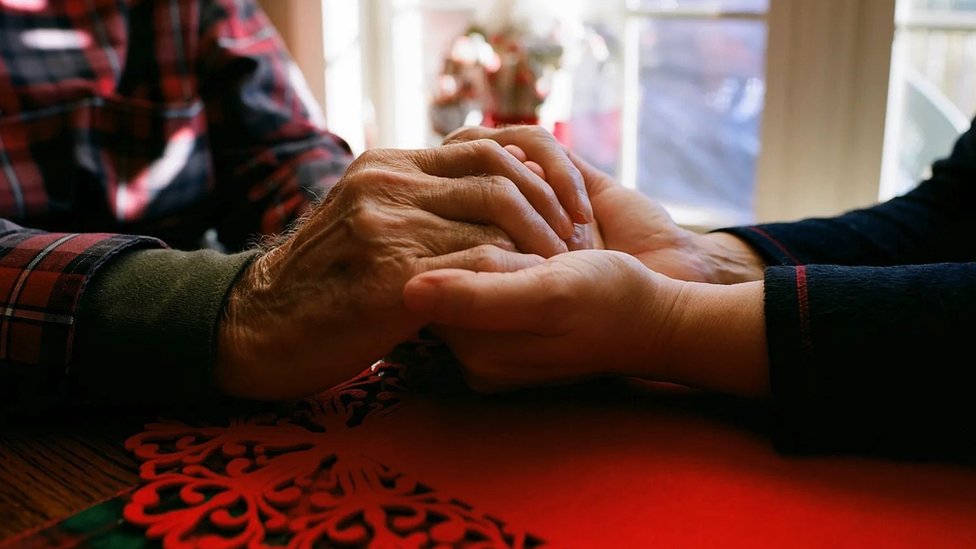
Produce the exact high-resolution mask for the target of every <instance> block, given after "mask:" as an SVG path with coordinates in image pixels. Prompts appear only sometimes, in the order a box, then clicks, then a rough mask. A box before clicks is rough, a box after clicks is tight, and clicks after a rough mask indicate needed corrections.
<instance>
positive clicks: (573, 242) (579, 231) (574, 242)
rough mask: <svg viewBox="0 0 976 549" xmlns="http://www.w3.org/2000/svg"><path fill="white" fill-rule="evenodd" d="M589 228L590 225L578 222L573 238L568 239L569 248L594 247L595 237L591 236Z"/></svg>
mask: <svg viewBox="0 0 976 549" xmlns="http://www.w3.org/2000/svg"><path fill="white" fill-rule="evenodd" d="M588 228H589V225H583V224H579V223H577V224H576V230H575V232H574V233H573V236H572V238H570V239H569V240H567V241H566V247H567V248H569V251H574V250H589V249H591V248H593V239H592V238H590V232H589V231H588Z"/></svg>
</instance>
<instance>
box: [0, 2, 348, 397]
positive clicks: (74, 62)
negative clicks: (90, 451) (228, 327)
mask: <svg viewBox="0 0 976 549" xmlns="http://www.w3.org/2000/svg"><path fill="white" fill-rule="evenodd" d="M99 5H100V6H101V7H99V8H98V9H97V12H96V11H95V8H91V9H89V7H87V6H89V4H87V3H80V2H66V3H63V4H58V5H57V6H55V5H46V6H42V7H41V8H40V11H31V9H32V8H31V9H28V8H17V7H9V6H6V5H0V20H2V21H3V25H2V28H0V41H2V44H3V47H2V52H3V53H2V54H0V218H7V219H0V296H2V297H0V302H2V303H0V305H2V307H3V314H2V316H0V407H2V406H3V402H4V401H8V400H10V399H11V398H13V396H15V395H16V396H17V397H18V399H17V400H24V399H25V397H26V398H27V399H33V398H34V397H39V396H40V395H41V394H46V393H51V392H52V390H55V389H57V390H56V391H54V392H59V391H60V390H61V389H63V386H64V383H63V382H64V381H65V379H66V378H67V377H68V376H66V374H67V373H68V371H69V369H70V368H69V367H70V366H71V365H73V364H75V365H78V364H83V365H85V368H81V369H82V370H84V369H86V368H101V367H103V366H104V367H107V368H109V367H116V369H118V368H119V367H120V366H119V365H120V363H122V362H126V363H127V364H128V365H127V366H126V368H128V369H130V370H131V369H134V368H133V367H134V366H135V365H139V366H140V367H141V368H142V369H144V370H149V369H152V368H153V367H154V366H156V367H161V365H164V364H167V363H172V367H176V368H179V367H180V366H181V364H180V360H181V359H184V358H186V357H192V358H194V359H196V362H197V363H188V364H186V365H185V367H186V368H195V369H197V370H205V366H207V365H206V364H200V363H199V362H201V361H207V360H212V351H213V350H212V335H213V331H214V329H215V326H216V323H217V321H218V318H219V315H220V312H221V308H222V303H223V301H222V300H223V296H224V294H225V293H226V291H227V290H228V289H229V287H230V286H231V285H232V284H233V281H234V280H235V277H236V275H237V273H238V272H240V270H241V268H242V267H243V266H244V265H246V263H247V261H248V260H249V258H250V257H253V254H237V255H231V256H221V255H219V254H213V253H211V252H178V251H175V250H160V251H150V250H145V249H146V248H165V247H166V244H169V245H171V246H176V247H181V248H190V247H193V246H194V245H195V244H196V243H197V242H199V241H200V237H201V236H202V233H203V232H204V231H205V230H206V229H207V228H209V227H214V228H216V229H217V231H218V235H219V238H220V240H221V241H222V243H223V244H224V245H225V246H226V247H227V248H229V249H231V250H239V249H241V248H243V247H244V245H245V244H246V243H247V241H248V239H250V238H252V237H253V236H254V235H257V234H269V233H277V232H281V231H283V230H284V229H286V228H287V226H288V225H289V224H290V223H291V222H292V221H293V220H294V219H296V218H297V217H298V216H299V215H300V214H301V213H303V212H304V210H306V209H307V208H308V207H309V205H310V204H312V203H313V201H314V200H315V198H316V197H317V196H320V195H321V194H322V193H324V192H325V191H326V190H327V189H328V187H329V186H331V184H333V183H334V182H335V181H337V180H338V178H339V177H340V176H341V174H342V173H343V171H344V170H345V168H346V166H347V165H348V162H349V161H350V160H351V158H350V157H351V155H350V152H349V150H348V147H347V146H346V145H345V144H344V143H343V142H342V141H341V140H340V139H338V138H337V137H335V136H333V135H331V134H329V133H328V132H326V131H324V130H322V129H320V128H319V127H317V126H316V125H315V124H313V123H312V122H311V121H310V116H309V112H308V110H307V107H306V105H305V104H304V103H303V102H302V100H301V94H299V93H298V92H297V91H296V87H295V83H296V82H299V81H300V76H297V71H296V69H295V67H294V64H293V63H292V62H291V60H290V59H289V57H288V56H287V54H286V52H285V51H284V49H283V48H282V46H281V43H280V40H279V39H278V36H277V34H276V33H275V32H274V30H273V28H272V27H271V25H270V23H269V22H268V20H267V19H266V17H265V16H264V14H263V13H262V12H261V11H260V10H259V9H258V8H257V7H256V5H255V4H254V2H253V0H196V1H189V0H168V1H163V2H141V3H135V4H134V5H133V6H131V8H130V9H129V10H128V11H124V10H121V9H119V8H117V4H116V3H114V2H111V3H108V4H105V5H102V4H99ZM66 22H67V23H66ZM45 27H56V29H55V30H56V32H57V33H60V34H57V36H60V37H61V38H62V39H63V38H64V37H69V38H71V39H72V41H73V45H70V46H67V47H66V48H65V49H51V48H46V47H44V44H43V39H44V37H45V35H44V34H43V33H38V32H36V29H38V28H41V29H44V28H45ZM48 36H54V35H48ZM74 46H78V47H77V49H72V48H74ZM296 77H297V78H298V80H296ZM302 84H303V83H302ZM8 220H10V221H8ZM15 222H16V223H15ZM24 227H36V229H33V228H24ZM41 229H43V230H41ZM124 233H128V234H124ZM157 237H158V238H157ZM164 242H165V243H166V244H164ZM140 249H142V250H141V251H140ZM116 256H118V257H116ZM106 265H107V266H109V267H111V268H105V269H102V267H103V266H106ZM96 272H97V273H98V276H95V275H96ZM89 286H92V287H94V288H96V289H95V290H93V291H91V292H86V288H87V287H89ZM194 292H196V293H200V292H203V294H204V297H202V298H201V296H200V295H194ZM107 311H108V312H107ZM162 326H171V327H172V326H175V327H177V329H171V330H169V331H167V330H159V328H160V327H162ZM119 329H122V331H120V330H119ZM160 332H162V333H160ZM119 337H121V338H122V339H121V340H120V339H118V338H119ZM187 346H189V347H196V349H195V350H194V351H193V352H187V353H183V352H182V351H179V352H176V354H174V353H173V352H172V351H173V350H176V349H183V348H185V347H187ZM190 362H193V361H192V360H191V361H190ZM109 369H111V368H109ZM96 377H97V376H96ZM175 377H177V378H178V377H180V376H175ZM199 377H200V376H198V379H199Z"/></svg>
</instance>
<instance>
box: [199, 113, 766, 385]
mask: <svg viewBox="0 0 976 549" xmlns="http://www.w3.org/2000/svg"><path fill="white" fill-rule="evenodd" d="M721 238H722V237H721V236H719V237H718V238H709V237H706V236H704V235H697V234H695V233H692V232H690V231H686V230H684V229H681V228H679V227H677V226H676V225H675V224H674V223H673V222H672V220H671V219H670V217H669V216H668V214H667V213H666V212H665V211H664V210H663V209H662V208H661V207H660V206H659V205H657V204H655V203H654V202H653V201H651V200H650V199H648V198H646V197H644V196H643V195H641V194H640V193H637V192H635V191H632V190H628V189H625V188H623V187H621V186H619V185H617V184H616V183H615V182H614V181H613V180H612V179H611V178H610V177H609V176H607V175H606V174H604V173H602V172H600V171H598V170H596V169H594V168H592V167H591V166H589V165H587V164H586V163H585V162H583V161H582V160H580V159H579V158H577V157H575V156H574V155H572V154H571V153H567V152H566V151H565V150H564V149H563V148H562V146H561V145H560V144H559V143H557V142H556V141H555V139H554V138H553V137H552V136H551V135H550V134H549V133H548V132H546V131H545V130H542V129H539V128H533V127H513V128H506V129H501V130H490V129H485V128H467V129H464V130H461V131H459V132H457V133H455V134H454V135H453V136H451V137H449V138H448V140H447V141H446V143H445V145H444V146H442V147H438V148H434V149H426V150H417V151H396V150H385V151H384V150H379V151H369V152H367V153H364V154H363V155H362V156H361V157H360V158H359V159H357V161H356V162H354V163H353V165H352V166H350V168H349V170H348V172H347V173H346V175H345V177H344V178H343V179H342V180H341V181H340V182H339V183H338V184H337V186H336V187H335V188H334V189H333V191H332V192H331V193H330V194H329V196H328V197H327V198H326V199H325V200H324V201H323V203H322V204H321V205H319V206H318V207H317V208H316V209H315V210H314V211H312V212H311V213H310V214H309V215H308V216H307V218H306V219H305V220H304V222H303V223H302V224H301V225H300V226H299V228H298V229H297V230H296V231H295V232H294V233H293V234H292V235H291V236H290V237H289V238H288V239H287V240H286V241H284V243H283V244H281V245H280V246H278V247H276V248H274V249H272V250H270V251H269V252H268V253H267V254H265V255H263V256H261V257H259V258H258V259H257V260H256V261H255V263H254V264H253V265H252V266H251V267H250V268H249V269H248V270H247V272H246V273H245V274H244V275H243V276H242V277H241V280H240V281H239V282H238V283H237V285H236V286H235V287H234V289H233V290H232V292H231V296H230V299H229V301H228V306H227V314H226V318H225V320H224V322H223V323H222V324H221V327H220V333H219V342H218V346H219V349H218V361H217V367H216V376H217V382H218V385H219V386H220V387H221V388H222V389H224V390H225V391H226V392H228V393H230V394H232V395H235V396H241V397H248V398H259V399H284V398H292V397H296V396H302V395H307V394H310V393H314V392H317V391H320V390H323V389H326V388H328V387H330V386H332V385H334V384H336V383H339V382H341V381H344V380H345V379H347V378H349V377H351V376H352V375H355V374H356V373H358V372H359V371H361V370H362V368H363V367H364V366H365V365H367V364H370V363H372V362H373V361H375V360H377V359H379V358H381V357H382V356H384V355H385V354H387V353H389V352H390V351H391V350H392V349H393V348H394V347H395V346H396V345H398V344H399V343H400V342H402V341H405V340H408V339H410V338H411V337H413V336H414V335H415V334H416V333H417V331H418V330H419V329H420V328H422V327H423V326H427V325H432V326H433V328H434V331H435V333H437V334H438V335H439V336H440V337H441V338H442V339H444V340H445V342H446V343H447V344H448V346H449V347H451V349H452V350H453V352H454V353H455V355H456V356H457V357H458V359H459V361H460V362H461V363H462V365H463V367H464V370H465V376H466V378H467V380H468V382H469V383H470V384H471V386H472V387H474V388H475V389H478V390H482V391H500V390H509V389H515V388H519V387H524V386H528V385H537V384H549V383H558V382H566V381H571V380H576V379H582V378H587V377H592V376H599V375H606V374H621V375H644V376H646V377H652V378H658V379H666V380H676V379H668V377H675V376H669V374H668V372H667V370H668V368H669V366H670V365H671V364H673V362H674V353H675V352H677V351H678V350H679V349H680V345H677V344H676V343H675V339H676V338H677V337H679V335H678V334H679V332H681V331H682V330H684V331H687V330H686V329H684V328H682V323H683V322H686V321H692V322H693V320H691V319H688V318H685V317H687V316H688V315H687V314H686V312H687V311H686V305H685V304H684V303H683V301H687V297H688V295H689V292H688V291H687V290H688V289H689V286H688V285H689V284H691V283H689V282H684V281H702V282H718V281H733V280H731V279H730V280H719V278H721V276H722V275H723V273H726V272H727V271H729V269H727V268H726V267H727V266H728V261H727V257H728V256H734V255H735V253H729V250H730V249H731V250H733V251H735V246H734V243H733V245H732V247H731V248H729V249H725V247H726V245H727V244H729V242H722V241H721ZM594 242H595V243H596V245H597V247H599V248H603V249H600V250H598V249H591V248H593V247H594ZM740 252H741V251H740ZM740 255H741V257H744V258H745V260H746V263H748V262H749V261H753V260H754V259H755V258H750V257H749V256H748V253H744V254H740ZM749 266H753V265H749ZM759 273H760V275H761V270H759ZM740 274H741V273H740ZM678 377H680V376H678ZM677 381H680V380H677Z"/></svg>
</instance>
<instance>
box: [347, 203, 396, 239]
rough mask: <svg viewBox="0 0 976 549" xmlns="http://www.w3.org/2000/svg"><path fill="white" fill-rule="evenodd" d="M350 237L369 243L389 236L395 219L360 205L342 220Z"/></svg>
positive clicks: (377, 210)
mask: <svg viewBox="0 0 976 549" xmlns="http://www.w3.org/2000/svg"><path fill="white" fill-rule="evenodd" d="M343 223H344V225H345V228H346V230H347V232H348V234H349V235H350V236H352V237H353V238H354V239H356V240H360V241H371V240H375V239H376V238H378V237H381V236H383V235H387V234H390V232H391V230H395V228H396V224H397V223H396V218H395V216H393V215H390V214H389V213H388V212H386V211H384V210H382V209H380V208H374V207H369V206H366V205H360V206H358V207H356V208H355V209H353V210H352V211H351V212H349V214H348V215H346V217H345V219H344V220H343Z"/></svg>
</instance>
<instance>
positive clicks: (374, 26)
mask: <svg viewBox="0 0 976 549" xmlns="http://www.w3.org/2000/svg"><path fill="white" fill-rule="evenodd" d="M321 2H322V21H323V28H324V32H325V36H324V40H323V41H322V43H324V44H325V53H326V55H325V58H326V78H325V94H324V95H325V98H326V111H327V117H328V119H329V124H330V127H331V128H332V129H333V130H335V131H336V132H337V133H339V134H340V135H343V136H344V137H346V138H347V139H348V140H349V141H350V142H351V143H352V144H353V147H354V149H356V150H357V151H361V150H363V148H364V147H365V146H367V143H368V144H371V145H373V146H380V147H392V146H406V147H421V146H424V145H426V143H423V142H422V140H418V138H417V135H418V134H417V132H416V131H415V126H416V124H426V123H427V122H426V109H425V108H424V106H423V105H420V106H417V105H414V106H410V107H404V106H400V105H398V98H397V94H395V93H394V86H393V82H398V83H399V84H400V85H403V84H404V82H407V83H408V84H407V85H414V86H416V85H422V84H423V83H422V82H418V81H417V79H421V78H422V74H420V71H419V70H417V66H419V61H420V60H422V59H420V58H418V57H417V56H419V55H421V54H420V53H419V52H413V53H410V49H409V48H408V49H404V47H405V46H404V45H403V44H402V43H400V42H399V41H398V39H399V38H402V37H403V36H404V35H406V36H408V37H409V36H410V35H411V34H410V33H416V32H419V31H418V30H417V29H419V28H420V27H419V20H412V19H411V16H410V14H409V11H410V10H415V9H416V8H417V7H423V8H424V9H450V10H457V9H465V8H473V7H475V6H477V5H478V1H477V0H450V1H449V0H321ZM394 3H396V5H394ZM895 3H896V2H895V0H770V8H769V11H768V13H766V14H756V13H743V12H724V13H723V12H720V11H716V10H704V11H702V10H697V11H693V12H688V11H682V12H676V11H673V10H671V11H669V12H665V11H655V12H648V11H647V10H635V9H630V10H628V13H627V14H628V15H630V16H631V17H628V18H627V20H629V21H630V23H627V24H626V25H627V28H626V29H625V30H624V32H625V33H634V32H636V31H637V28H636V27H637V25H636V23H635V21H639V17H644V16H647V15H653V16H655V17H709V18H712V17H714V18H747V19H765V20H766V21H767V22H768V37H767V54H766V64H767V67H766V82H767V86H766V89H767V93H766V101H765V107H764V113H763V124H762V134H761V142H762V150H761V152H760V155H759V159H758V166H757V180H756V193H755V196H756V208H755V211H756V217H757V220H758V221H772V220H786V219H796V218H800V217H807V216H813V215H832V214H836V213H839V212H841V211H844V210H847V209H850V208H853V207H859V206H865V205H868V204H871V203H874V202H876V201H877V199H878V195H879V187H880V185H879V182H880V177H881V166H882V153H883V146H884V137H885V115H886V112H887V102H888V95H889V94H888V82H889V76H890V73H891V66H892V65H891V54H892V42H893V39H894V31H895V24H894V22H895ZM355 4H358V5H359V8H360V9H359V14H360V16H359V18H358V20H357V21H354V22H351V21H350V18H349V17H348V13H349V10H350V6H351V5H355ZM340 11H344V12H346V13H345V16H343V15H342V14H340V13H339V12H340ZM413 36H414V38H415V37H416V35H415V34H414V35H413ZM363 37H366V39H363ZM625 43H627V44H635V43H636V42H635V41H634V40H632V39H631V40H628V39H625ZM395 47H396V48H397V49H396V50H394V48H395ZM348 48H353V49H355V50H356V52H357V53H356V55H355V56H354V58H356V59H358V60H360V62H361V66H359V67H356V66H354V65H352V64H350V63H348V62H347V63H345V65H343V64H342V63H339V62H338V61H337V60H336V58H335V55H334V54H335V52H338V51H347V49H348ZM394 51H396V53H397V59H398V60H401V59H403V58H404V57H403V56H404V54H405V52H406V55H407V62H406V63H401V64H400V65H399V66H398V65H397V64H394V63H393V53H394ZM625 55H626V56H627V59H626V60H625V62H626V61H628V60H629V61H630V64H631V65H633V67H631V68H629V69H625V71H624V73H625V82H623V83H622V85H624V86H625V88H624V90H625V101H624V103H625V104H624V106H623V109H624V112H623V116H622V119H623V120H625V121H630V125H629V126H628V125H626V124H625V125H624V126H625V127H624V128H623V131H624V136H623V140H622V144H623V151H622V161H621V171H620V173H621V180H622V181H623V182H625V183H627V184H629V185H632V186H633V185H635V183H636V179H635V178H636V160H635V159H636V153H637V143H636V139H637V132H636V128H635V127H634V126H633V125H634V124H636V120H637V118H638V117H637V116H634V114H635V110H636V102H635V101H634V100H633V99H631V100H627V99H626V97H627V94H626V91H627V90H628V89H636V84H635V82H636V81H635V80H634V79H635V78H636V72H635V70H634V69H635V67H636V60H635V52H633V51H631V52H628V53H627V54H625ZM411 59H412V60H411ZM628 75H629V76H628ZM630 95H631V96H633V95H634V94H633V93H631V94H630ZM364 122H365V124H364ZM364 126H365V130H364ZM411 128H413V129H414V131H408V130H410V129H411ZM715 223H717V224H721V223H720V221H716V222H715ZM705 225H706V226H707V225H708V224H707V223H706V224H705Z"/></svg>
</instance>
